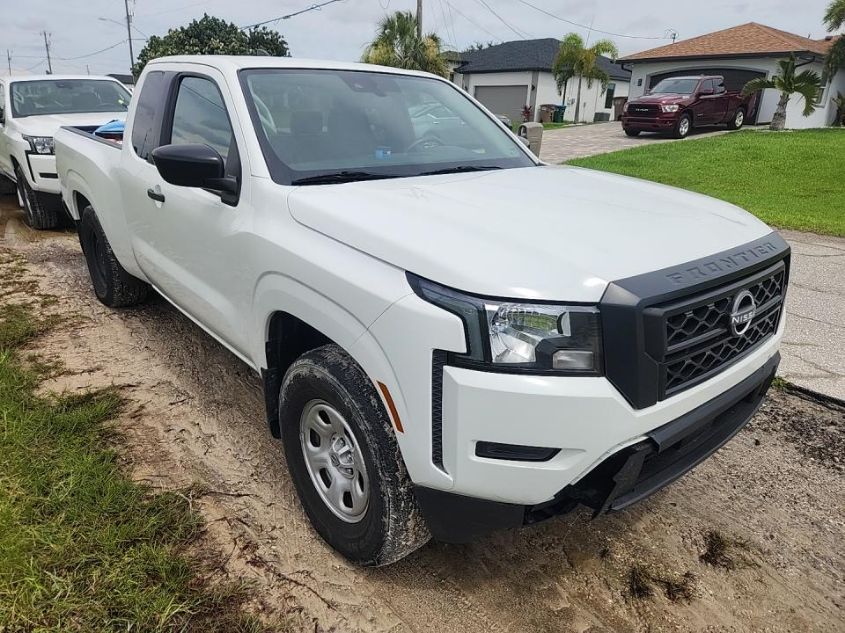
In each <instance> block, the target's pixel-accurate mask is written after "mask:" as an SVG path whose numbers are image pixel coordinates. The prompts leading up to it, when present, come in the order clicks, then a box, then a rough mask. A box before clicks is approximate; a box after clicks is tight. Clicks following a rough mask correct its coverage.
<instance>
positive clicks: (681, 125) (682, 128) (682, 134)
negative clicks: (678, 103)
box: [673, 114, 692, 138]
mask: <svg viewBox="0 0 845 633" xmlns="http://www.w3.org/2000/svg"><path fill="white" fill-rule="evenodd" d="M691 131H692V117H690V115H689V114H684V115H681V118H680V119H678V122H677V124H675V132H674V135H673V136H674V137H675V138H686V137H687V136H689V133H690V132H691Z"/></svg>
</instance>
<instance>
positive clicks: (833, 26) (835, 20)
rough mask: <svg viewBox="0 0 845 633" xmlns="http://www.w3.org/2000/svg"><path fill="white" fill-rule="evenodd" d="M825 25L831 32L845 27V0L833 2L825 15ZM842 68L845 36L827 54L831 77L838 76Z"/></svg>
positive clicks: (844, 59) (844, 62)
mask: <svg viewBox="0 0 845 633" xmlns="http://www.w3.org/2000/svg"><path fill="white" fill-rule="evenodd" d="M824 23H825V25H827V30H828V31H830V32H833V31H838V30H839V29H841V28H843V27H845V0H832V1H831V3H830V5H828V7H827V11H826V12H825V14H824ZM840 68H845V35H840V36H839V37H838V38H837V39H836V41H835V42H833V44H831V46H830V50H829V51H828V52H827V57H826V58H825V72H826V73H827V75H828V76H829V77H832V76H833V75H834V74H836V71H837V70H839V69H840Z"/></svg>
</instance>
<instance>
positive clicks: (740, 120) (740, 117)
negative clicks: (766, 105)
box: [728, 108, 745, 130]
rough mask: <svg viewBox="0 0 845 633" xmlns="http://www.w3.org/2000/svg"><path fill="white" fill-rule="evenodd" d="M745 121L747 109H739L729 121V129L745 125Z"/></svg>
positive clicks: (736, 128)
mask: <svg viewBox="0 0 845 633" xmlns="http://www.w3.org/2000/svg"><path fill="white" fill-rule="evenodd" d="M744 123H745V110H743V109H742V108H739V109H737V111H736V114H734V118H733V119H731V120H730V121H729V122H728V129H729V130H738V129H739V128H741V127H742V126H743V124H744Z"/></svg>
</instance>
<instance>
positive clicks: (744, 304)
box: [730, 290, 757, 336]
mask: <svg viewBox="0 0 845 633" xmlns="http://www.w3.org/2000/svg"><path fill="white" fill-rule="evenodd" d="M756 314H757V302H756V301H754V295H753V294H751V293H750V292H749V291H748V290H743V291H742V292H740V293H739V294H737V296H736V297H734V303H733V307H732V308H731V314H730V319H731V332H732V333H733V335H734V336H742V335H743V334H745V333H746V332H747V331H748V328H749V327H750V326H751V321H752V320H753V319H754V315H756Z"/></svg>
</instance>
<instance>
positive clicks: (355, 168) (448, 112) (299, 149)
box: [240, 68, 535, 184]
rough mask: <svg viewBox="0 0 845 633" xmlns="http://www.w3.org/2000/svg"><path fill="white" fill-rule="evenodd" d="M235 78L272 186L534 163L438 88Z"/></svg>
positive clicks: (257, 72)
mask: <svg viewBox="0 0 845 633" xmlns="http://www.w3.org/2000/svg"><path fill="white" fill-rule="evenodd" d="M240 77H241V84H242V86H243V90H244V93H245V95H246V99H247V102H248V103H249V106H250V110H251V113H252V119H253V122H254V124H255V127H256V130H257V132H258V137H259V140H260V142H261V145H262V149H263V152H264V156H265V159H266V160H267V163H268V165H269V167H270V171H271V174H272V176H273V179H274V180H275V181H276V182H280V183H283V184H324V183H340V182H347V181H350V180H365V179H373V178H390V177H400V176H419V175H425V174H431V173H435V172H437V173H449V172H451V171H455V172H459V171H476V170H483V169H507V168H514V167H529V166H533V165H534V164H535V163H534V162H533V161H532V160H531V159H530V158H529V157H528V155H527V154H526V152H525V151H524V150H523V149H522V147H520V145H519V143H518V142H517V141H515V140H514V139H513V138H512V137H511V136H509V135H508V134H507V133H506V132H505V131H504V130H502V129H501V128H500V127H499V125H498V124H497V123H495V122H494V121H493V120H491V119H490V118H489V117H488V116H487V115H486V114H485V113H484V112H482V111H481V110H480V109H479V108H478V107H477V106H476V105H475V104H474V103H472V101H470V100H469V99H467V98H466V97H465V96H464V95H463V94H462V93H461V92H460V91H459V90H458V89H457V88H455V87H454V86H452V85H451V84H448V83H446V82H444V81H438V80H436V79H429V78H425V77H414V76H409V75H394V74H388V73H379V72H366V71H341V70H310V69H275V68H272V69H252V70H244V71H241V75H240Z"/></svg>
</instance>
